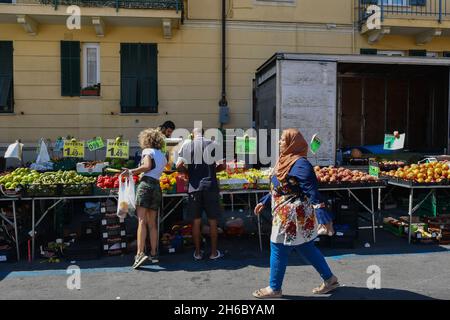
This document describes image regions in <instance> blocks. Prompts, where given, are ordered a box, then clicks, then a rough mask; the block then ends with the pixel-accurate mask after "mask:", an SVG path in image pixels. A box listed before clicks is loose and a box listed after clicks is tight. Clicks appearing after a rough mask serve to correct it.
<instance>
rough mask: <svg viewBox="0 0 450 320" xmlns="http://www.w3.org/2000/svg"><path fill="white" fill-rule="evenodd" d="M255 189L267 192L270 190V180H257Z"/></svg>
mask: <svg viewBox="0 0 450 320" xmlns="http://www.w3.org/2000/svg"><path fill="white" fill-rule="evenodd" d="M256 189H258V190H269V189H270V179H269V178H267V179H258V180H257V183H256Z"/></svg>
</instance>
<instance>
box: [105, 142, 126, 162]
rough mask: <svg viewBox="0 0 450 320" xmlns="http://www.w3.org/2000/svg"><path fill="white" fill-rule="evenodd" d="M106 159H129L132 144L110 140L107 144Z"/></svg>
mask: <svg viewBox="0 0 450 320" xmlns="http://www.w3.org/2000/svg"><path fill="white" fill-rule="evenodd" d="M106 157H107V158H120V159H128V158H129V157H130V142H129V141H128V140H124V141H116V140H113V139H108V140H107V143H106Z"/></svg>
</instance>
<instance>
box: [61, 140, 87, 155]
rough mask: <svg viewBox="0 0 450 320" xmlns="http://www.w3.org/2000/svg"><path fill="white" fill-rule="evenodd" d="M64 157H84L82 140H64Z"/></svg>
mask: <svg viewBox="0 0 450 320" xmlns="http://www.w3.org/2000/svg"><path fill="white" fill-rule="evenodd" d="M63 154H64V157H65V158H84V141H70V140H64V153H63Z"/></svg>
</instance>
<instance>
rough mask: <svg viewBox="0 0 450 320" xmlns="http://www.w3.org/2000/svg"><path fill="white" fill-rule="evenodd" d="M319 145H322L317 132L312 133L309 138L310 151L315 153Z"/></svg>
mask: <svg viewBox="0 0 450 320" xmlns="http://www.w3.org/2000/svg"><path fill="white" fill-rule="evenodd" d="M321 145H322V141H321V140H320V139H319V137H318V136H317V134H315V135H313V137H312V139H311V144H310V148H311V151H312V153H314V154H316V152H317V150H319V148H320V146H321Z"/></svg>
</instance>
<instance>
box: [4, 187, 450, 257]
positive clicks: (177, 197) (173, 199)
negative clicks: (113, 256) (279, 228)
mask: <svg viewBox="0 0 450 320" xmlns="http://www.w3.org/2000/svg"><path fill="white" fill-rule="evenodd" d="M385 187H386V185H385V184H384V183H379V184H370V185H354V186H352V185H343V186H339V185H328V186H323V185H322V186H320V187H319V191H333V192H339V191H347V192H348V194H349V196H351V197H353V198H354V199H355V200H356V201H357V202H358V203H359V204H361V205H362V206H363V207H364V208H365V209H366V210H367V211H368V212H369V213H371V215H372V233H373V241H374V243H375V242H376V236H375V229H376V227H375V207H374V196H373V191H374V190H378V210H380V209H381V189H383V188H385ZM447 187H450V186H447ZM428 188H429V187H428ZM356 190H370V192H371V204H370V208H369V207H368V206H367V205H366V204H364V203H363V202H362V201H361V200H360V199H359V198H358V197H357V196H356V195H355V193H354V192H353V191H356ZM268 192H269V191H268V190H260V189H248V190H230V191H225V190H223V191H220V194H221V195H230V196H231V206H232V210H234V196H235V195H248V205H249V207H250V206H251V204H250V202H251V200H250V197H251V195H254V196H255V201H256V203H258V202H259V196H258V195H259V194H267V193H268ZM411 194H412V190H411ZM187 197H188V194H187V193H175V194H167V193H164V194H163V201H162V202H163V203H162V215H160V214H158V228H159V226H160V224H161V223H162V222H164V220H166V219H167V218H168V217H169V216H170V215H171V214H172V213H173V212H174V211H175V210H176V208H177V207H179V206H180V205H181V204H182V202H183V201H184V200H185V199H186V198H187ZM108 198H115V199H117V194H115V193H110V194H107V195H94V196H59V197H24V198H21V197H15V198H0V201H11V202H12V206H13V216H14V221H10V220H9V219H8V218H7V217H6V216H4V215H2V214H1V213H0V218H2V219H3V220H5V221H6V222H7V223H9V224H10V225H12V226H13V227H14V230H15V236H16V239H15V240H16V250H17V258H18V260H19V259H20V252H19V239H18V229H17V219H16V201H19V200H23V201H31V205H32V228H31V229H32V230H31V232H30V233H31V238H32V249H31V252H32V259H33V258H34V255H35V238H36V232H35V230H36V227H38V226H39V224H40V223H41V222H42V220H43V219H44V218H45V217H46V215H47V214H48V213H49V212H50V210H52V209H53V208H54V207H56V206H57V205H58V204H59V203H61V202H62V201H65V200H89V199H108ZM166 198H167V199H170V202H169V204H165V203H164V199H166ZM36 200H54V201H55V202H54V203H53V205H51V206H50V207H49V208H47V209H46V210H45V211H44V213H43V214H42V216H41V217H40V218H39V220H38V221H36ZM410 205H411V204H410ZM169 207H170V210H169V211H167V212H166V209H168V208H169ZM257 224H258V238H259V247H260V250H261V251H262V250H263V249H262V235H261V219H260V216H257ZM158 231H159V230H158ZM158 236H159V232H158Z"/></svg>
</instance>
